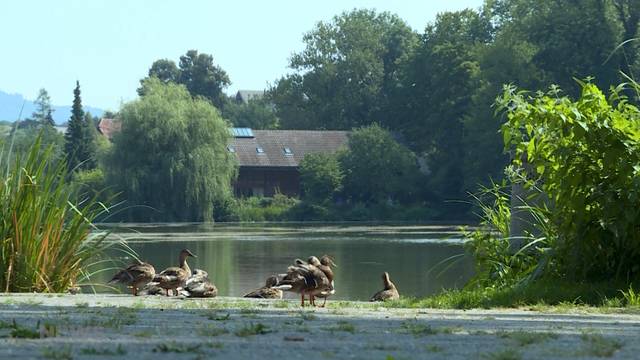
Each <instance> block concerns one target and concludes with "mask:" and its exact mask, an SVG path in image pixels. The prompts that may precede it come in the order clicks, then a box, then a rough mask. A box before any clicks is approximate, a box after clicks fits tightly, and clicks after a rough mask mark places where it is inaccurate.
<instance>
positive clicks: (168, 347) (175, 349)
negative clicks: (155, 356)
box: [153, 341, 202, 353]
mask: <svg viewBox="0 0 640 360" xmlns="http://www.w3.org/2000/svg"><path fill="white" fill-rule="evenodd" d="M201 347H202V345H201V344H179V343H176V342H175V341H172V342H168V343H161V344H158V345H156V346H155V347H154V348H153V352H162V353H199V352H200V351H201V349H200V348H201Z"/></svg>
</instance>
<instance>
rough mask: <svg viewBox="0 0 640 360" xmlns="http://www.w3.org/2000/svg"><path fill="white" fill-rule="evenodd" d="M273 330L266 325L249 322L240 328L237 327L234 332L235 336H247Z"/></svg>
mask: <svg viewBox="0 0 640 360" xmlns="http://www.w3.org/2000/svg"><path fill="white" fill-rule="evenodd" d="M270 332H273V330H270V329H269V327H268V326H266V325H264V324H262V323H257V324H249V325H247V326H245V327H243V328H241V329H238V330H236V331H235V332H234V334H235V335H236V336H240V337H247V336H251V335H264V334H268V333H270Z"/></svg>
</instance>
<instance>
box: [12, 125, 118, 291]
mask: <svg viewBox="0 0 640 360" xmlns="http://www.w3.org/2000/svg"><path fill="white" fill-rule="evenodd" d="M3 155H4V156H0V169H6V173H5V176H4V178H3V179H2V181H1V182H0V291H4V292H31V291H37V292H63V291H66V290H67V289H68V288H69V287H71V286H74V285H76V284H77V282H78V280H79V279H80V278H82V277H83V276H86V275H87V269H88V267H89V266H90V265H91V262H93V261H96V260H97V258H98V257H99V256H100V254H101V253H102V251H103V250H104V249H105V247H106V246H107V245H106V244H105V243H104V242H103V241H104V238H105V236H106V234H104V233H98V232H92V230H93V224H92V220H93V219H94V218H95V217H96V216H97V215H98V214H99V213H100V212H102V211H104V209H105V207H104V206H103V205H102V204H101V203H99V202H97V201H96V200H95V199H77V198H76V197H75V196H74V195H73V193H72V190H71V187H70V185H69V184H68V180H67V176H66V175H67V174H66V170H65V169H66V168H65V164H64V162H63V161H56V160H55V159H54V156H53V147H52V146H49V147H46V148H43V147H42V146H41V137H40V136H39V137H38V138H37V139H36V141H35V142H34V144H33V145H32V147H31V148H30V149H29V151H28V153H26V154H18V155H13V154H12V153H11V151H9V153H8V154H7V153H5V154H3Z"/></svg>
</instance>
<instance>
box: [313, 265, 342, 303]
mask: <svg viewBox="0 0 640 360" xmlns="http://www.w3.org/2000/svg"><path fill="white" fill-rule="evenodd" d="M332 266H333V267H337V266H338V265H336V264H335V263H334V262H333V259H332V258H331V256H329V255H323V256H322V257H321V258H320V265H319V266H318V268H319V269H320V270H321V271H322V272H323V273H324V274H325V275H326V276H327V278H328V279H329V282H330V284H331V287H330V288H329V289H327V290H325V291H321V292H320V293H318V294H317V295H315V297H319V298H323V299H324V301H323V302H322V305H320V307H325V305H326V304H327V298H328V297H329V296H331V295H334V294H335V293H336V288H335V284H334V282H333V269H331V267H332ZM313 303H314V304H315V301H313Z"/></svg>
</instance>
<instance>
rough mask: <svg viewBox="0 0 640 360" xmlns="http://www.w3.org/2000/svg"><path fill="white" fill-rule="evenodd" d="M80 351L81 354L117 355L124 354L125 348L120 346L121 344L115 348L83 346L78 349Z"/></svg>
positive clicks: (125, 352)
mask: <svg viewBox="0 0 640 360" xmlns="http://www.w3.org/2000/svg"><path fill="white" fill-rule="evenodd" d="M80 353H81V354H83V355H97V356H119V355H126V354H127V350H125V348H124V347H123V346H122V344H118V346H116V348H115V349H110V348H93V347H88V348H83V349H80Z"/></svg>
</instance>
